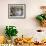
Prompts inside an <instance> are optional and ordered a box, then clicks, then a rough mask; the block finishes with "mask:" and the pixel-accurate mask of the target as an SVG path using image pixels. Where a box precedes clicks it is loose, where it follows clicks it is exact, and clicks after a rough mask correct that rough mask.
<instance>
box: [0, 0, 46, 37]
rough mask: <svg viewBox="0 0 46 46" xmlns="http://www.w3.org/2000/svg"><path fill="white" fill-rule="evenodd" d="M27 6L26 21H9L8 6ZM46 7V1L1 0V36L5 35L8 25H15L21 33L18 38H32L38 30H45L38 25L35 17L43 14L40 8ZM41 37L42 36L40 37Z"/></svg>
mask: <svg viewBox="0 0 46 46" xmlns="http://www.w3.org/2000/svg"><path fill="white" fill-rule="evenodd" d="M21 3H22V4H26V18H25V19H8V4H21ZM42 5H46V0H0V34H3V33H4V28H5V26H6V25H15V26H16V27H17V29H18V31H19V33H18V36H21V35H22V34H23V35H24V36H28V37H29V36H30V37H31V35H32V34H36V30H37V29H43V30H46V29H45V28H42V27H40V26H39V25H38V23H37V21H36V19H35V16H36V15H37V14H40V13H41V10H40V6H42ZM40 37H41V36H40Z"/></svg>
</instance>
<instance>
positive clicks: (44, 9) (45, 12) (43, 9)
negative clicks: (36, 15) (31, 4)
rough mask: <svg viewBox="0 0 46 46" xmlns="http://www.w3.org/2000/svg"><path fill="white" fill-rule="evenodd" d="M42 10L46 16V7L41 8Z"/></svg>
mask: <svg viewBox="0 0 46 46" xmlns="http://www.w3.org/2000/svg"><path fill="white" fill-rule="evenodd" d="M40 9H41V10H42V12H43V13H44V14H46V6H40Z"/></svg>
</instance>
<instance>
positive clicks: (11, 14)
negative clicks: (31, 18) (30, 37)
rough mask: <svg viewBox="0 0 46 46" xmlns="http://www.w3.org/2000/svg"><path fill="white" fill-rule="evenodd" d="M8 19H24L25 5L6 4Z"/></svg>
mask: <svg viewBox="0 0 46 46" xmlns="http://www.w3.org/2000/svg"><path fill="white" fill-rule="evenodd" d="M8 18H9V19H24V18H26V4H8Z"/></svg>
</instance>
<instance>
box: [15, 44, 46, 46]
mask: <svg viewBox="0 0 46 46" xmlns="http://www.w3.org/2000/svg"><path fill="white" fill-rule="evenodd" d="M15 46H46V44H44V45H43V44H42V45H33V44H23V45H15Z"/></svg>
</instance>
